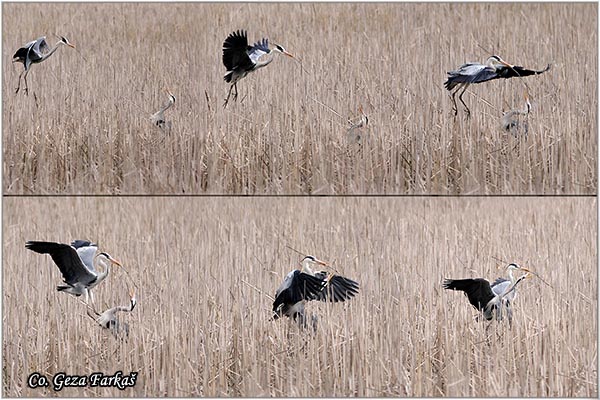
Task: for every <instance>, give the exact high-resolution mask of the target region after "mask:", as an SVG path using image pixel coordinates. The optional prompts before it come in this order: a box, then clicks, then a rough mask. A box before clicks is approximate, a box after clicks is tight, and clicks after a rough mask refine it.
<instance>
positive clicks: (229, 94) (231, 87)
mask: <svg viewBox="0 0 600 400" xmlns="http://www.w3.org/2000/svg"><path fill="white" fill-rule="evenodd" d="M234 86H236V84H235V83H234V84H233V85H231V86H229V92H228V93H227V98H226V99H225V103H224V104H223V108H225V107H227V103H229V97H231V90H232V89H233V87H234ZM235 92H236V95H235V97H234V98H237V86H236V88H235Z"/></svg>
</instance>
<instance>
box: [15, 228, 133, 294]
mask: <svg viewBox="0 0 600 400" xmlns="http://www.w3.org/2000/svg"><path fill="white" fill-rule="evenodd" d="M25 247H26V248H27V249H29V250H31V251H34V252H36V253H40V254H49V255H50V256H51V257H52V260H53V261H54V263H55V264H56V266H57V267H58V269H59V270H60V272H61V273H62V276H63V279H64V282H65V283H66V285H60V286H57V288H56V290H58V291H59V292H65V293H69V294H72V295H74V296H77V297H79V296H81V295H82V294H84V295H85V299H86V303H88V297H91V300H92V302H93V301H94V298H93V295H92V292H91V289H93V288H94V287H96V286H97V285H98V284H100V283H101V282H102V281H103V280H104V279H106V277H107V276H108V274H109V272H110V267H111V265H117V266H121V263H120V262H119V261H117V260H115V259H114V258H113V257H111V256H110V255H109V254H108V253H105V252H101V253H98V254H96V251H97V250H98V245H97V244H95V243H92V242H90V241H87V240H75V241H73V242H72V243H71V245H68V244H63V243H54V242H38V241H28V242H27V243H26V244H25ZM97 266H102V267H103V268H104V271H103V272H98V270H97V269H96V267H97Z"/></svg>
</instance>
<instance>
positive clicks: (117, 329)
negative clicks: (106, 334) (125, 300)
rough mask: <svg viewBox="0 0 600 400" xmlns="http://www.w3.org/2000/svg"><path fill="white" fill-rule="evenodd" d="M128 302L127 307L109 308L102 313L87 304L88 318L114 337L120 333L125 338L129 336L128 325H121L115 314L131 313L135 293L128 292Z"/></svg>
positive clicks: (134, 303) (133, 306)
mask: <svg viewBox="0 0 600 400" xmlns="http://www.w3.org/2000/svg"><path fill="white" fill-rule="evenodd" d="M129 296H130V302H129V305H128V306H117V307H113V308H109V309H108V310H106V311H104V312H103V313H99V312H98V311H96V310H95V309H94V308H93V307H92V306H90V305H89V304H88V306H87V309H88V312H87V314H88V316H90V318H92V319H93V320H94V321H96V323H97V324H98V325H99V326H101V327H102V328H103V329H108V330H110V332H111V333H112V334H113V335H114V336H115V337H116V336H118V335H119V334H120V333H124V334H125V336H127V335H129V324H128V323H121V322H120V321H119V318H118V317H117V313H119V312H132V311H133V309H134V308H135V305H136V304H137V300H136V298H135V293H134V292H133V291H130V292H129Z"/></svg>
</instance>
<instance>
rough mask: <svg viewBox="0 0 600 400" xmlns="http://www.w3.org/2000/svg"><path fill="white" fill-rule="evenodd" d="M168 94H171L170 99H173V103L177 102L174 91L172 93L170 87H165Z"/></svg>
mask: <svg viewBox="0 0 600 400" xmlns="http://www.w3.org/2000/svg"><path fill="white" fill-rule="evenodd" d="M165 90H166V92H167V94H168V95H169V100H170V101H171V103H175V95H173V93H171V91H170V90H169V89H165Z"/></svg>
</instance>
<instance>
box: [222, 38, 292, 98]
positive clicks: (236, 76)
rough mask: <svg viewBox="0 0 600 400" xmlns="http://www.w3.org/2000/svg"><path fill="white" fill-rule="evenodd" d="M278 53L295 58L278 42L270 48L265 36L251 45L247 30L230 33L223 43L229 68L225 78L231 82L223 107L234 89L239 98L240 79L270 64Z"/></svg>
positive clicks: (224, 61) (224, 54)
mask: <svg viewBox="0 0 600 400" xmlns="http://www.w3.org/2000/svg"><path fill="white" fill-rule="evenodd" d="M278 53H279V54H285V55H286V56H288V57H291V58H294V56H293V55H291V54H290V53H288V52H287V51H286V50H285V49H284V48H283V46H280V45H278V44H276V45H275V47H273V48H272V49H271V48H269V40H268V39H265V38H263V39H262V40H259V41H258V42H256V43H254V44H253V45H252V46H249V45H248V37H247V33H246V31H244V30H238V31H237V32H235V31H234V32H232V33H230V34H229V36H227V38H226V39H225V42H224V43H223V64H224V65H225V68H227V73H225V76H224V77H223V79H225V82H227V83H230V84H231V86H230V87H229V92H228V93H227V98H226V99H225V103H224V104H223V108H225V107H227V103H228V102H229V98H230V96H231V91H232V89H235V92H234V94H233V99H234V101H235V100H236V99H237V97H238V90H237V83H238V81H239V80H240V79H242V78H244V77H245V76H246V75H248V74H249V73H250V72H252V71H256V70H257V69H259V68H262V67H266V66H267V65H269V63H271V61H273V57H274V56H275V54H278Z"/></svg>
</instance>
